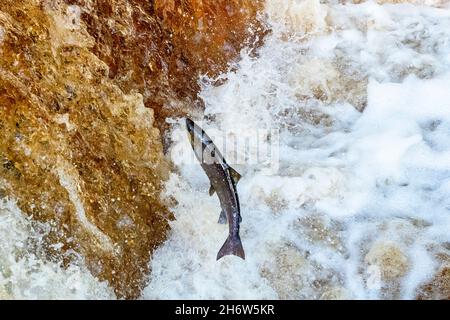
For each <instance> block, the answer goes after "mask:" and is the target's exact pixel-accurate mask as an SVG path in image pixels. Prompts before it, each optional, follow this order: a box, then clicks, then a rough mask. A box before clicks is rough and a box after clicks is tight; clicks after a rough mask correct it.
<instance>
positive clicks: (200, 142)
mask: <svg viewBox="0 0 450 320" xmlns="http://www.w3.org/2000/svg"><path fill="white" fill-rule="evenodd" d="M186 129H187V131H188V137H189V141H190V143H191V146H192V149H193V150H194V152H195V155H196V156H197V158H198V159H199V160H200V162H201V163H207V164H210V163H216V162H217V159H216V152H215V149H216V147H215V145H214V143H213V142H212V140H211V138H210V137H209V136H208V135H207V134H206V132H205V131H203V129H202V128H200V127H199V126H198V125H197V124H196V123H195V122H194V121H192V120H191V119H189V118H186Z"/></svg>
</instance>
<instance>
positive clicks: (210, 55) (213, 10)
mask: <svg viewBox="0 0 450 320" xmlns="http://www.w3.org/2000/svg"><path fill="white" fill-rule="evenodd" d="M66 2H67V3H68V4H76V5H78V6H80V8H82V14H81V18H82V20H83V22H84V23H85V24H86V26H87V30H88V32H89V34H90V35H92V37H93V38H94V41H95V44H94V48H93V52H94V53H95V54H96V55H97V56H98V57H99V58H100V59H101V60H102V61H104V62H105V63H106V64H107V65H108V66H109V74H108V76H109V78H111V79H114V82H115V83H117V84H118V86H119V87H120V88H121V89H122V90H124V91H125V92H129V91H130V90H138V91H139V92H140V93H141V94H142V95H143V97H144V104H145V106H147V107H149V108H152V109H154V110H155V118H156V125H157V127H158V128H160V129H163V130H164V129H165V128H167V127H166V124H165V119H166V118H167V117H177V116H184V115H186V114H189V113H190V112H191V111H192V110H194V109H196V108H197V109H198V104H201V102H199V101H197V92H198V90H199V85H198V76H199V75H201V74H207V75H209V76H216V75H218V74H219V73H220V72H222V71H224V70H225V69H226V67H227V64H228V63H229V62H230V61H231V60H233V59H236V58H237V57H238V55H239V52H240V50H241V49H242V48H243V47H244V46H245V45H248V44H250V43H252V42H255V41H257V39H260V37H258V35H261V34H262V26H261V25H260V24H259V23H258V22H257V20H256V14H257V11H258V9H259V8H260V7H261V6H262V1H260V0H256V1H255V0H154V1H148V0H145V1H143V0H128V1H126V0H66Z"/></svg>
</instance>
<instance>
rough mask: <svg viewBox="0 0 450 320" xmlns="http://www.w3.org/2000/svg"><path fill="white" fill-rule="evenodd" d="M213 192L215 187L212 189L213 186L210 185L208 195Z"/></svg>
mask: <svg viewBox="0 0 450 320" xmlns="http://www.w3.org/2000/svg"><path fill="white" fill-rule="evenodd" d="M214 192H216V189H214V187H213V186H212V185H211V186H210V187H209V195H210V196H212V195H213V194H214Z"/></svg>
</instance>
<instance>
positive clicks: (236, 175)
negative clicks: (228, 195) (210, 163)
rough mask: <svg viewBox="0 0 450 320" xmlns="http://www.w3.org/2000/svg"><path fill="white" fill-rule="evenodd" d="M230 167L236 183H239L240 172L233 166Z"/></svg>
mask: <svg viewBox="0 0 450 320" xmlns="http://www.w3.org/2000/svg"><path fill="white" fill-rule="evenodd" d="M228 168H229V169H230V174H231V177H232V178H233V180H234V183H235V184H237V183H238V182H239V180H240V179H241V175H240V173H239V172H237V171H236V170H234V169H233V168H232V167H228Z"/></svg>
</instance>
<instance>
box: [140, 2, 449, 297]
mask: <svg viewBox="0 0 450 320" xmlns="http://www.w3.org/2000/svg"><path fill="white" fill-rule="evenodd" d="M280 5H281V9H280V10H275V9H274V8H278V6H279V1H276V0H273V1H272V0H267V13H268V16H269V17H270V18H271V19H272V20H269V23H270V24H271V25H272V27H273V32H272V34H271V35H269V36H268V37H267V38H266V41H265V44H264V45H263V47H262V48H261V49H260V50H259V54H258V57H257V58H254V57H250V55H248V54H247V53H246V52H245V51H244V52H243V53H242V59H241V61H240V62H239V64H238V65H237V71H235V72H229V73H227V74H224V75H222V76H221V77H222V78H226V79H227V81H226V82H225V83H224V84H222V85H220V86H213V85H210V84H208V82H207V81H203V88H202V91H201V93H200V96H201V98H202V99H203V100H204V102H205V105H206V109H205V114H206V115H207V116H208V117H209V118H210V119H212V120H210V121H209V122H206V123H205V122H203V123H201V125H202V126H203V127H204V129H205V130H206V131H207V132H208V133H209V134H210V135H211V136H212V138H213V139H216V136H217V139H220V136H221V134H222V135H228V134H230V135H231V134H233V135H236V136H240V135H244V134H245V133H246V132H248V130H250V129H254V128H260V129H277V130H279V133H280V135H279V140H278V141H279V149H280V158H279V161H280V163H279V171H278V172H277V173H276V174H268V173H267V171H266V170H264V169H265V167H266V164H261V165H259V166H258V165H257V166H252V167H249V166H246V165H242V164H240V165H237V166H236V169H238V171H240V172H241V173H242V174H243V177H242V180H241V181H240V182H239V184H238V192H239V195H240V200H241V211H242V217H243V222H242V226H241V228H242V229H241V238H242V241H243V245H244V249H245V251H246V260H245V261H242V260H240V259H239V258H236V257H225V258H223V259H221V260H220V261H218V262H216V261H215V256H216V254H217V250H218V249H219V248H220V246H221V245H222V243H223V241H224V240H225V238H226V234H227V227H226V226H223V225H218V224H217V218H218V215H219V212H220V206H219V202H218V200H217V198H216V197H215V196H214V197H209V196H208V193H207V190H208V187H209V185H208V184H209V183H208V180H207V178H206V176H205V174H204V173H203V172H202V170H201V168H200V166H199V165H198V164H197V163H195V162H193V161H192V151H191V150H190V145H189V142H188V140H187V138H186V136H185V133H184V127H183V122H179V123H177V122H176V121H175V122H174V125H173V128H174V129H173V135H172V137H173V140H174V145H173V147H172V148H173V149H172V150H178V151H180V150H182V152H172V153H171V157H172V160H173V161H174V163H175V164H176V167H177V169H178V173H174V174H172V176H171V178H170V180H169V182H168V183H167V185H166V189H167V194H168V195H171V196H173V197H175V199H176V200H177V202H178V203H177V205H175V206H174V207H173V208H172V210H173V212H174V214H175V217H176V219H177V220H176V221H174V222H172V223H171V227H172V231H171V234H170V236H169V239H168V240H167V242H166V243H165V244H164V245H163V246H162V247H160V248H159V249H158V250H157V251H156V253H155V254H154V256H153V259H152V261H151V269H152V274H151V279H150V283H149V285H148V287H147V288H146V289H145V290H144V293H143V298H194V299H196V298H226V299H231V298H254V299H257V298H274V297H275V298H276V297H290V298H318V297H321V296H327V292H333V293H335V292H346V295H347V296H350V297H353V298H370V299H379V298H404V299H410V298H414V297H415V295H416V294H417V288H418V286H419V285H420V284H421V283H423V282H424V281H426V280H427V279H429V278H430V277H431V276H432V274H433V273H434V272H435V269H436V267H437V265H438V262H437V261H435V255H436V253H437V252H443V251H445V250H447V249H445V248H444V247H443V246H442V244H444V243H445V242H448V241H450V235H449V233H448V230H449V228H450V215H449V210H450V201H449V200H448V199H450V197H449V196H450V182H449V180H450V143H449V142H448V141H449V138H450V137H449V132H450V131H449V128H450V102H449V101H450V99H449V98H450V93H449V92H450V91H449V90H448V88H449V87H450V68H449V65H450V64H449V62H450V59H449V58H450V41H449V40H448V39H450V12H449V11H448V10H442V9H436V8H428V7H423V6H418V5H409V4H400V5H378V4H376V3H373V2H367V3H364V4H360V5H353V4H346V5H340V4H336V3H335V2H331V3H329V4H319V1H294V0H292V1H283V3H282V4H280ZM300 7H301V8H303V11H301V10H300V11H299V10H298V8H300ZM305 12H311V15H310V16H309V19H306V20H305V24H302V21H303V20H302V19H297V17H300V16H301V15H304V13H305ZM312 17H314V19H318V20H317V21H314V20H313V21H311V18H312ZM284 18H286V19H284ZM283 21H284V22H285V23H283ZM364 106H366V108H365V110H364V112H363V113H359V112H358V111H356V109H357V108H358V109H362V108H364ZM216 133H219V134H216ZM220 133H221V134H220ZM267 143H269V142H267ZM230 156H231V155H230ZM225 157H226V158H227V154H225ZM379 243H394V244H395V246H396V248H398V250H401V253H402V255H404V256H405V257H406V260H405V259H403V260H401V261H408V265H407V267H406V274H404V275H403V273H401V272H398V273H394V274H398V275H401V278H400V279H393V280H389V281H388V280H380V281H382V282H383V283H379V288H372V287H370V288H369V287H368V282H370V279H369V278H370V277H371V274H370V272H371V270H370V265H368V264H367V262H365V256H366V255H367V254H368V252H369V251H370V249H371V248H372V247H373V246H374V245H376V244H379ZM447 251H448V250H447ZM377 252H381V254H383V248H381V249H379V251H377ZM388 253H389V252H388ZM388 253H386V254H388ZM286 254H287V255H288V256H289V257H293V258H292V259H287V258H286V257H285V255H286ZM377 254H378V253H377ZM366 260H367V259H366ZM302 261H303V262H302ZM299 270H303V271H301V272H300V271H299ZM299 272H300V274H303V276H299ZM340 288H343V289H340Z"/></svg>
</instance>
